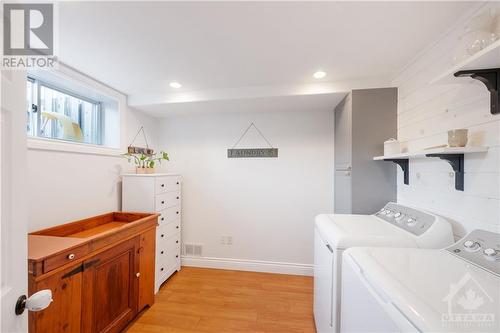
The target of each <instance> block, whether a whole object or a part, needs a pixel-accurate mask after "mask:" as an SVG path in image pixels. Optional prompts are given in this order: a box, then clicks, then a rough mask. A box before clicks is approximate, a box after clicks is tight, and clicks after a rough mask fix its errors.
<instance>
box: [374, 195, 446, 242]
mask: <svg viewBox="0 0 500 333" xmlns="http://www.w3.org/2000/svg"><path fill="white" fill-rule="evenodd" d="M375 216H377V217H379V218H381V219H382V220H384V221H387V222H389V223H391V224H393V225H395V226H397V227H399V228H401V229H404V230H406V231H408V232H411V233H412V234H414V235H417V236H420V235H422V234H423V233H425V232H426V231H427V230H428V229H429V228H430V227H431V226H432V224H433V223H434V221H435V220H436V217H435V216H434V215H432V214H429V213H426V212H423V211H421V210H418V209H414V208H410V207H406V206H402V205H399V204H396V203H393V202H389V203H388V204H387V205H385V207H384V208H382V209H381V210H380V211H378V212H377V213H375Z"/></svg>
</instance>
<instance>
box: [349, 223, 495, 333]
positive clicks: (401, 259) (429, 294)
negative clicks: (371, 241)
mask: <svg viewBox="0 0 500 333" xmlns="http://www.w3.org/2000/svg"><path fill="white" fill-rule="evenodd" d="M343 260H344V261H343V262H344V269H343V276H342V279H343V283H342V309H341V313H342V318H341V331H342V332H356V333H361V332H386V333H389V332H497V333H498V332H500V234H496V233H492V232H488V231H483V230H475V231H473V232H471V233H470V234H469V235H468V236H466V237H465V238H464V239H462V240H461V241H459V242H457V243H455V244H454V245H452V246H451V247H449V248H447V249H442V250H432V249H408V248H406V249H388V248H352V249H349V250H348V251H346V252H345V253H344V258H343Z"/></svg>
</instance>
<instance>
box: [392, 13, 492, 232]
mask: <svg viewBox="0 0 500 333" xmlns="http://www.w3.org/2000/svg"><path fill="white" fill-rule="evenodd" d="M495 5H496V6H497V7H498V6H499V5H498V3H497V4H491V6H495ZM469 17H470V16H469ZM467 20H468V18H462V19H461V20H458V21H457V26H456V27H454V29H451V30H450V31H449V32H448V34H446V35H445V36H443V37H442V38H441V39H440V40H439V41H437V43H436V44H435V45H433V46H432V47H430V48H428V49H427V50H426V52H424V53H423V54H422V55H421V56H420V57H418V58H417V59H416V60H415V61H414V62H413V63H412V64H410V65H409V66H408V67H407V68H406V70H405V71H404V72H402V73H401V75H399V77H398V78H397V79H396V80H395V81H394V85H395V86H397V87H398V91H399V98H398V100H399V101H398V138H399V140H400V141H402V142H403V145H404V147H405V148H407V149H408V150H410V151H413V150H421V149H424V148H427V147H432V146H436V145H440V144H445V143H447V130H449V129H453V128H467V129H469V139H470V140H469V141H470V145H481V146H488V147H489V152H488V153H486V154H474V155H466V157H465V191H464V192H460V191H456V190H455V189H454V177H453V175H450V172H451V171H452V169H451V167H450V165H449V164H448V163H446V162H445V161H441V160H439V159H429V158H428V159H418V160H412V161H411V162H410V185H409V186H406V185H404V184H403V183H402V172H401V171H400V170H399V168H398V201H399V202H400V203H402V204H412V205H417V206H420V207H421V208H424V209H428V210H430V211H433V212H436V213H438V214H441V215H443V216H446V217H448V218H450V219H452V221H453V223H454V232H455V234H456V235H457V236H463V235H464V234H465V233H466V232H468V231H470V230H473V229H478V228H482V229H487V230H492V231H497V232H498V231H500V201H499V199H500V194H499V192H500V115H495V116H493V115H491V114H490V102H489V93H488V91H487V90H486V88H485V86H484V85H483V84H482V83H480V82H479V81H476V80H471V79H454V80H453V79H452V80H451V82H452V84H447V83H446V82H445V83H444V84H429V81H430V80H431V79H432V78H433V77H435V76H437V75H438V74H440V73H442V72H444V71H445V70H446V69H447V68H450V67H451V66H452V60H451V59H452V58H453V56H454V52H455V50H456V49H457V47H458V46H459V43H458V37H459V35H460V34H461V33H463V31H464V26H465V25H466V21H467Z"/></svg>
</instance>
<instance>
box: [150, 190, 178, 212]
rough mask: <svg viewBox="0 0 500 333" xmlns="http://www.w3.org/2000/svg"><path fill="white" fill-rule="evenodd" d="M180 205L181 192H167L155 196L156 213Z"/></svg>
mask: <svg viewBox="0 0 500 333" xmlns="http://www.w3.org/2000/svg"><path fill="white" fill-rule="evenodd" d="M180 204H181V192H167V193H163V194H158V195H157V196H156V211H157V212H160V211H162V210H164V209H167V208H170V207H174V206H179V205H180Z"/></svg>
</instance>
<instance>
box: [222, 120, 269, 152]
mask: <svg viewBox="0 0 500 333" xmlns="http://www.w3.org/2000/svg"><path fill="white" fill-rule="evenodd" d="M252 127H253V128H255V129H256V130H257V132H259V134H260V136H261V137H262V138H263V139H264V140H265V141H266V142H267V144H268V145H269V147H270V148H236V146H237V145H238V143H240V141H241V139H243V138H244V137H245V135H246V134H247V133H248V130H250V128H252ZM227 157H228V158H259V157H278V148H274V147H273V145H271V143H270V142H269V140H267V139H266V137H265V136H264V134H262V132H261V131H260V130H259V129H258V128H257V126H255V124H254V123H251V124H250V126H248V127H247V129H246V130H245V132H244V133H243V135H242V136H241V137H240V138H239V140H238V141H236V143H235V144H234V146H233V147H232V148H230V149H228V150H227Z"/></svg>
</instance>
